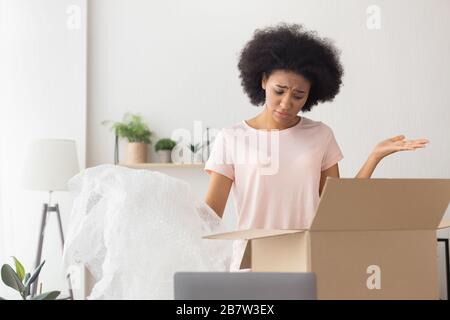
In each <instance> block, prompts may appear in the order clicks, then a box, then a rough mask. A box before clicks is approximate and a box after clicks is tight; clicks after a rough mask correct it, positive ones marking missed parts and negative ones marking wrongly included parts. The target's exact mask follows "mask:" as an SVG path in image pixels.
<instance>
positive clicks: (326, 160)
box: [321, 129, 344, 171]
mask: <svg viewBox="0 0 450 320" xmlns="http://www.w3.org/2000/svg"><path fill="white" fill-rule="evenodd" d="M343 158H344V156H343V155H342V151H341V149H340V148H339V145H338V143H337V141H336V138H335V137H334V133H333V131H332V130H331V129H330V134H329V136H328V139H327V144H326V149H325V153H324V156H323V159H322V167H321V171H324V170H327V169H329V168H330V167H332V166H333V165H335V164H336V163H337V162H338V161H340V160H342V159H343Z"/></svg>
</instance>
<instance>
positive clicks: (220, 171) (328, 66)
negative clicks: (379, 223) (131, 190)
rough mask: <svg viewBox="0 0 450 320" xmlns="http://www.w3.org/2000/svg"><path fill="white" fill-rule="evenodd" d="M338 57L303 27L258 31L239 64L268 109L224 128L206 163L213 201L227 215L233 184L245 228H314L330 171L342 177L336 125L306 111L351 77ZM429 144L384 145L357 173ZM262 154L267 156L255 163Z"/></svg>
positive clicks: (235, 263)
mask: <svg viewBox="0 0 450 320" xmlns="http://www.w3.org/2000/svg"><path fill="white" fill-rule="evenodd" d="M338 56H339V54H338V51H337V50H336V48H335V47H334V46H333V45H332V43H331V42H330V41H329V40H327V39H321V38H319V37H318V36H317V35H316V34H315V33H314V32H310V31H305V30H304V29H303V27H302V26H300V25H296V24H293V25H287V24H280V25H278V26H275V27H269V28H266V29H262V30H256V31H255V33H254V37H253V39H252V40H250V41H249V42H248V43H247V44H246V46H245V47H244V49H243V50H242V52H241V55H240V61H239V64H238V68H239V71H240V78H241V80H242V86H243V89H244V91H245V93H246V94H247V95H248V97H249V98H250V101H251V103H252V104H253V105H256V106H259V105H264V108H263V110H262V111H261V112H260V113H259V114H258V115H257V116H256V117H254V118H252V119H249V120H244V121H242V122H240V123H238V124H236V125H234V126H231V127H229V128H225V129H222V130H221V131H220V132H219V134H218V135H217V136H216V139H215V142H214V146H213V149H212V152H211V155H210V157H209V159H208V161H207V163H206V165H205V170H206V172H207V173H208V174H210V182H209V186H208V191H207V194H206V199H205V202H206V203H207V204H208V205H209V206H210V207H211V208H212V209H213V210H214V211H215V212H216V213H217V215H218V216H219V217H222V215H223V211H224V209H225V205H226V202H227V199H228V195H229V192H230V189H231V187H232V186H233V195H234V200H235V205H236V210H237V214H238V228H239V229H248V228H273V229H303V228H308V227H309V226H310V224H311V222H312V220H313V218H314V214H315V211H316V208H317V205H318V202H319V197H320V195H321V192H322V188H323V186H324V184H325V180H326V177H339V167H338V161H340V160H341V159H342V158H343V155H342V153H341V150H340V148H339V146H338V144H337V142H336V140H335V137H334V134H333V131H332V130H331V128H330V127H328V126H327V125H326V124H324V123H322V122H320V121H314V120H311V119H309V118H306V117H304V116H299V115H298V114H299V112H302V113H306V112H308V111H310V110H311V108H312V107H313V106H315V105H317V104H318V103H320V102H325V101H332V100H333V98H334V97H335V96H336V95H337V94H338V92H339V88H340V85H341V78H342V75H343V69H342V66H341V64H340V62H339V58H338ZM243 137H244V138H243ZM249 141H252V142H249ZM266 141H267V143H265V142H266ZM268 141H270V143H269V142H268ZM427 142H428V141H427V140H426V139H419V140H409V141H408V140H405V137H404V136H403V135H399V136H396V137H393V138H390V139H387V140H384V141H382V142H380V143H378V144H377V145H376V146H375V148H374V149H373V151H372V152H371V153H370V155H369V156H368V158H367V161H366V162H365V163H364V165H363V166H362V168H361V169H360V171H359V172H358V174H357V175H356V178H370V176H371V175H372V173H373V171H374V169H375V167H376V166H377V164H378V163H379V162H380V160H381V159H383V158H384V157H386V156H387V155H390V154H392V153H395V152H397V151H404V150H415V149H417V148H423V147H425V145H426V143H427ZM268 145H270V147H269V146H268ZM243 154H245V155H246V156H242V155H243ZM261 154H263V158H265V159H264V161H263V160H259V161H256V162H252V161H250V159H254V158H255V157H253V158H252V157H251V156H255V155H256V158H258V156H259V155H261ZM248 155H250V156H248ZM272 160H275V161H272ZM267 163H270V164H272V168H268V167H267ZM263 169H267V170H266V171H264V170H263ZM244 247H245V242H235V243H234V251H233V258H232V263H231V267H230V270H236V269H238V268H239V264H240V261H241V258H242V254H243V250H244Z"/></svg>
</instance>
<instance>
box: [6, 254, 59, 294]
mask: <svg viewBox="0 0 450 320" xmlns="http://www.w3.org/2000/svg"><path fill="white" fill-rule="evenodd" d="M13 259H14V263H15V270H14V269H13V268H12V267H11V266H10V265H9V264H4V265H3V266H2V270H1V274H2V281H3V283H4V284H5V285H7V286H8V287H11V288H13V289H14V290H17V291H18V292H19V293H20V296H21V297H22V299H23V300H55V299H56V298H57V297H58V296H59V294H60V293H61V292H60V291H49V292H45V293H41V294H39V295H36V296H34V297H31V290H30V289H31V285H32V284H33V283H34V282H35V281H36V279H37V277H38V275H39V273H40V272H41V269H42V267H43V266H44V263H45V261H42V263H41V264H40V265H39V266H38V267H37V268H36V270H34V272H33V274H30V273H26V272H25V268H24V267H23V265H22V264H21V263H20V261H19V260H18V259H17V258H16V257H13ZM0 300H5V299H4V298H2V297H0Z"/></svg>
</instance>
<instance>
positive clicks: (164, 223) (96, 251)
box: [64, 165, 232, 299]
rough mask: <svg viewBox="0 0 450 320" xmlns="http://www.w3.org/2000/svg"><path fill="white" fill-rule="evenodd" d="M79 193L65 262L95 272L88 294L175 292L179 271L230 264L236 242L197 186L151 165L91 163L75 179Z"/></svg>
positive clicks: (163, 295)
mask: <svg viewBox="0 0 450 320" xmlns="http://www.w3.org/2000/svg"><path fill="white" fill-rule="evenodd" d="M69 190H70V191H71V192H72V194H73V196H74V204H73V209H72V212H71V217H70V224H69V230H68V234H67V238H66V243H65V246H64V263H65V267H66V268H69V267H70V266H72V265H75V264H80V263H81V264H84V265H85V266H86V268H87V269H88V270H89V271H90V273H91V274H92V275H93V277H94V279H95V285H94V287H93V289H92V292H91V295H90V296H89V297H88V299H173V274H174V273H175V272H177V271H227V270H229V264H230V257H231V251H232V248H231V243H230V242H229V241H224V240H215V241H211V240H206V239H202V236H203V235H205V234H210V233H216V232H223V231H225V230H224V228H223V225H222V221H221V219H220V218H219V217H218V216H217V215H216V214H215V213H214V211H213V210H212V209H211V208H210V207H209V206H208V205H207V204H206V203H204V202H203V201H199V200H198V199H196V198H195V197H194V195H193V192H192V189H191V187H190V185H189V184H188V183H187V182H185V181H183V180H181V179H177V178H174V177H170V176H168V175H165V174H163V173H160V172H156V171H150V170H137V169H130V168H126V167H121V166H115V165H101V166H97V167H93V168H88V169H86V170H84V171H82V172H81V173H79V174H78V175H76V176H74V177H73V178H72V179H71V180H70V181H69Z"/></svg>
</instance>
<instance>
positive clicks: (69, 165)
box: [22, 139, 79, 191]
mask: <svg viewBox="0 0 450 320" xmlns="http://www.w3.org/2000/svg"><path fill="white" fill-rule="evenodd" d="M78 172H79V166H78V157H77V150H76V144H75V141H74V140H63V139H41V140H35V141H33V142H32V143H31V144H30V146H29V149H28V150H27V155H26V157H25V164H24V171H23V179H22V185H23V187H24V188H26V189H30V190H45V191H65V190H68V187H67V182H68V181H69V179H70V178H72V177H73V176H74V175H75V174H77V173H78Z"/></svg>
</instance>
